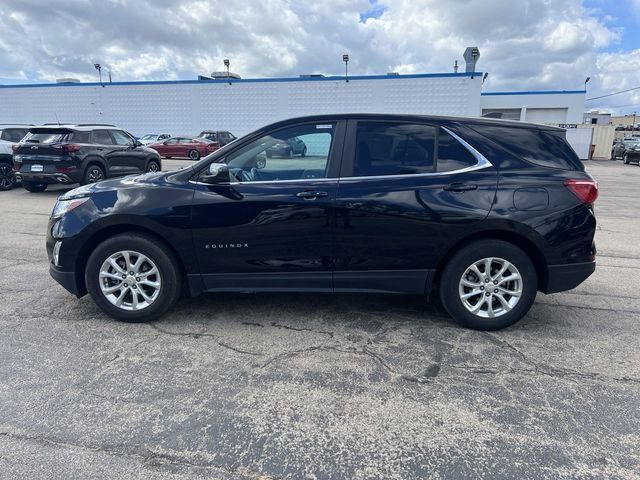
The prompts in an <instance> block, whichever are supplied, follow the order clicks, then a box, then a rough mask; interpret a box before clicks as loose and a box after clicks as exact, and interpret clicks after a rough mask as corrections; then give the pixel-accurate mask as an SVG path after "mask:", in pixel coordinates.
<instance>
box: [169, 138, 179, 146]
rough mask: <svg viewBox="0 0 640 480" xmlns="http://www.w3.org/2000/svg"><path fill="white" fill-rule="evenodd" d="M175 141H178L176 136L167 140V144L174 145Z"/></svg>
mask: <svg viewBox="0 0 640 480" xmlns="http://www.w3.org/2000/svg"><path fill="white" fill-rule="evenodd" d="M176 143H178V139H177V138H170V139H169V140H167V145H175V144H176Z"/></svg>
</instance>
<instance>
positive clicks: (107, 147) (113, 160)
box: [91, 129, 126, 177]
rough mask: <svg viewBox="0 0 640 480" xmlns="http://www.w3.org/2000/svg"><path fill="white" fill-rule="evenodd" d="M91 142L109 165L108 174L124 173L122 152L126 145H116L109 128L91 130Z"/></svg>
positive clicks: (111, 175) (109, 175) (110, 175)
mask: <svg viewBox="0 0 640 480" xmlns="http://www.w3.org/2000/svg"><path fill="white" fill-rule="evenodd" d="M91 143H92V144H93V145H94V150H95V152H96V153H97V154H98V155H99V156H101V157H102V158H103V159H104V160H105V162H106V166H107V176H108V177H113V176H118V175H122V166H121V164H122V158H121V157H122V154H123V150H124V149H125V148H126V147H123V146H120V145H116V144H115V141H114V140H113V137H112V136H111V133H109V130H106V129H100V130H93V131H92V132H91Z"/></svg>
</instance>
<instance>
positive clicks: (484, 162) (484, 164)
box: [189, 126, 493, 186]
mask: <svg viewBox="0 0 640 480" xmlns="http://www.w3.org/2000/svg"><path fill="white" fill-rule="evenodd" d="M440 128H442V129H443V130H444V131H445V132H447V133H448V134H449V135H451V136H452V137H453V138H455V139H456V140H457V141H458V142H459V143H460V144H461V145H462V146H463V147H464V148H466V149H467V150H468V151H469V153H471V155H473V157H474V158H475V159H476V160H477V162H478V163H476V164H475V165H471V166H469V167H465V168H460V169H458V170H451V171H448V172H428V173H403V174H398V175H372V176H364V177H332V178H300V179H297V180H259V181H257V182H229V183H221V184H219V185H252V184H265V183H300V182H330V181H339V182H340V183H342V182H345V181H351V180H381V179H385V178H399V179H402V178H422V177H441V176H443V175H457V174H459V173H467V172H474V171H476V170H482V169H485V168H489V167H493V164H492V163H491V162H490V161H489V160H488V159H487V157H485V156H484V155H482V154H481V153H480V152H479V151H478V150H476V149H475V148H474V147H473V146H472V145H471V144H469V143H468V142H467V141H466V140H464V139H462V138H460V136H459V135H457V134H455V133H454V132H452V131H451V130H449V129H448V128H447V127H442V126H441V127H440ZM189 183H192V184H194V185H207V186H211V184H209V183H203V182H197V181H195V180H189Z"/></svg>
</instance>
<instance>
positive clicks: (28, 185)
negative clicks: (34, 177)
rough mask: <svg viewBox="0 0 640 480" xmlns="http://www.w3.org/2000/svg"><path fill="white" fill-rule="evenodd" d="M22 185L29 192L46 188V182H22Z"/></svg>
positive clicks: (41, 190) (42, 190)
mask: <svg viewBox="0 0 640 480" xmlns="http://www.w3.org/2000/svg"><path fill="white" fill-rule="evenodd" d="M22 186H23V187H24V188H25V190H28V191H29V192H36V193H37V192H44V191H45V190H46V189H47V184H46V183H38V182H22Z"/></svg>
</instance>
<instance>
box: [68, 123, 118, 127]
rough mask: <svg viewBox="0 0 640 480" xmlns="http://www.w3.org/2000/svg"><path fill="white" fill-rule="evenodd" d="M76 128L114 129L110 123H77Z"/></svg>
mask: <svg viewBox="0 0 640 480" xmlns="http://www.w3.org/2000/svg"><path fill="white" fill-rule="evenodd" d="M76 127H114V128H116V126H115V125H111V124H110V123H77V124H76Z"/></svg>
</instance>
